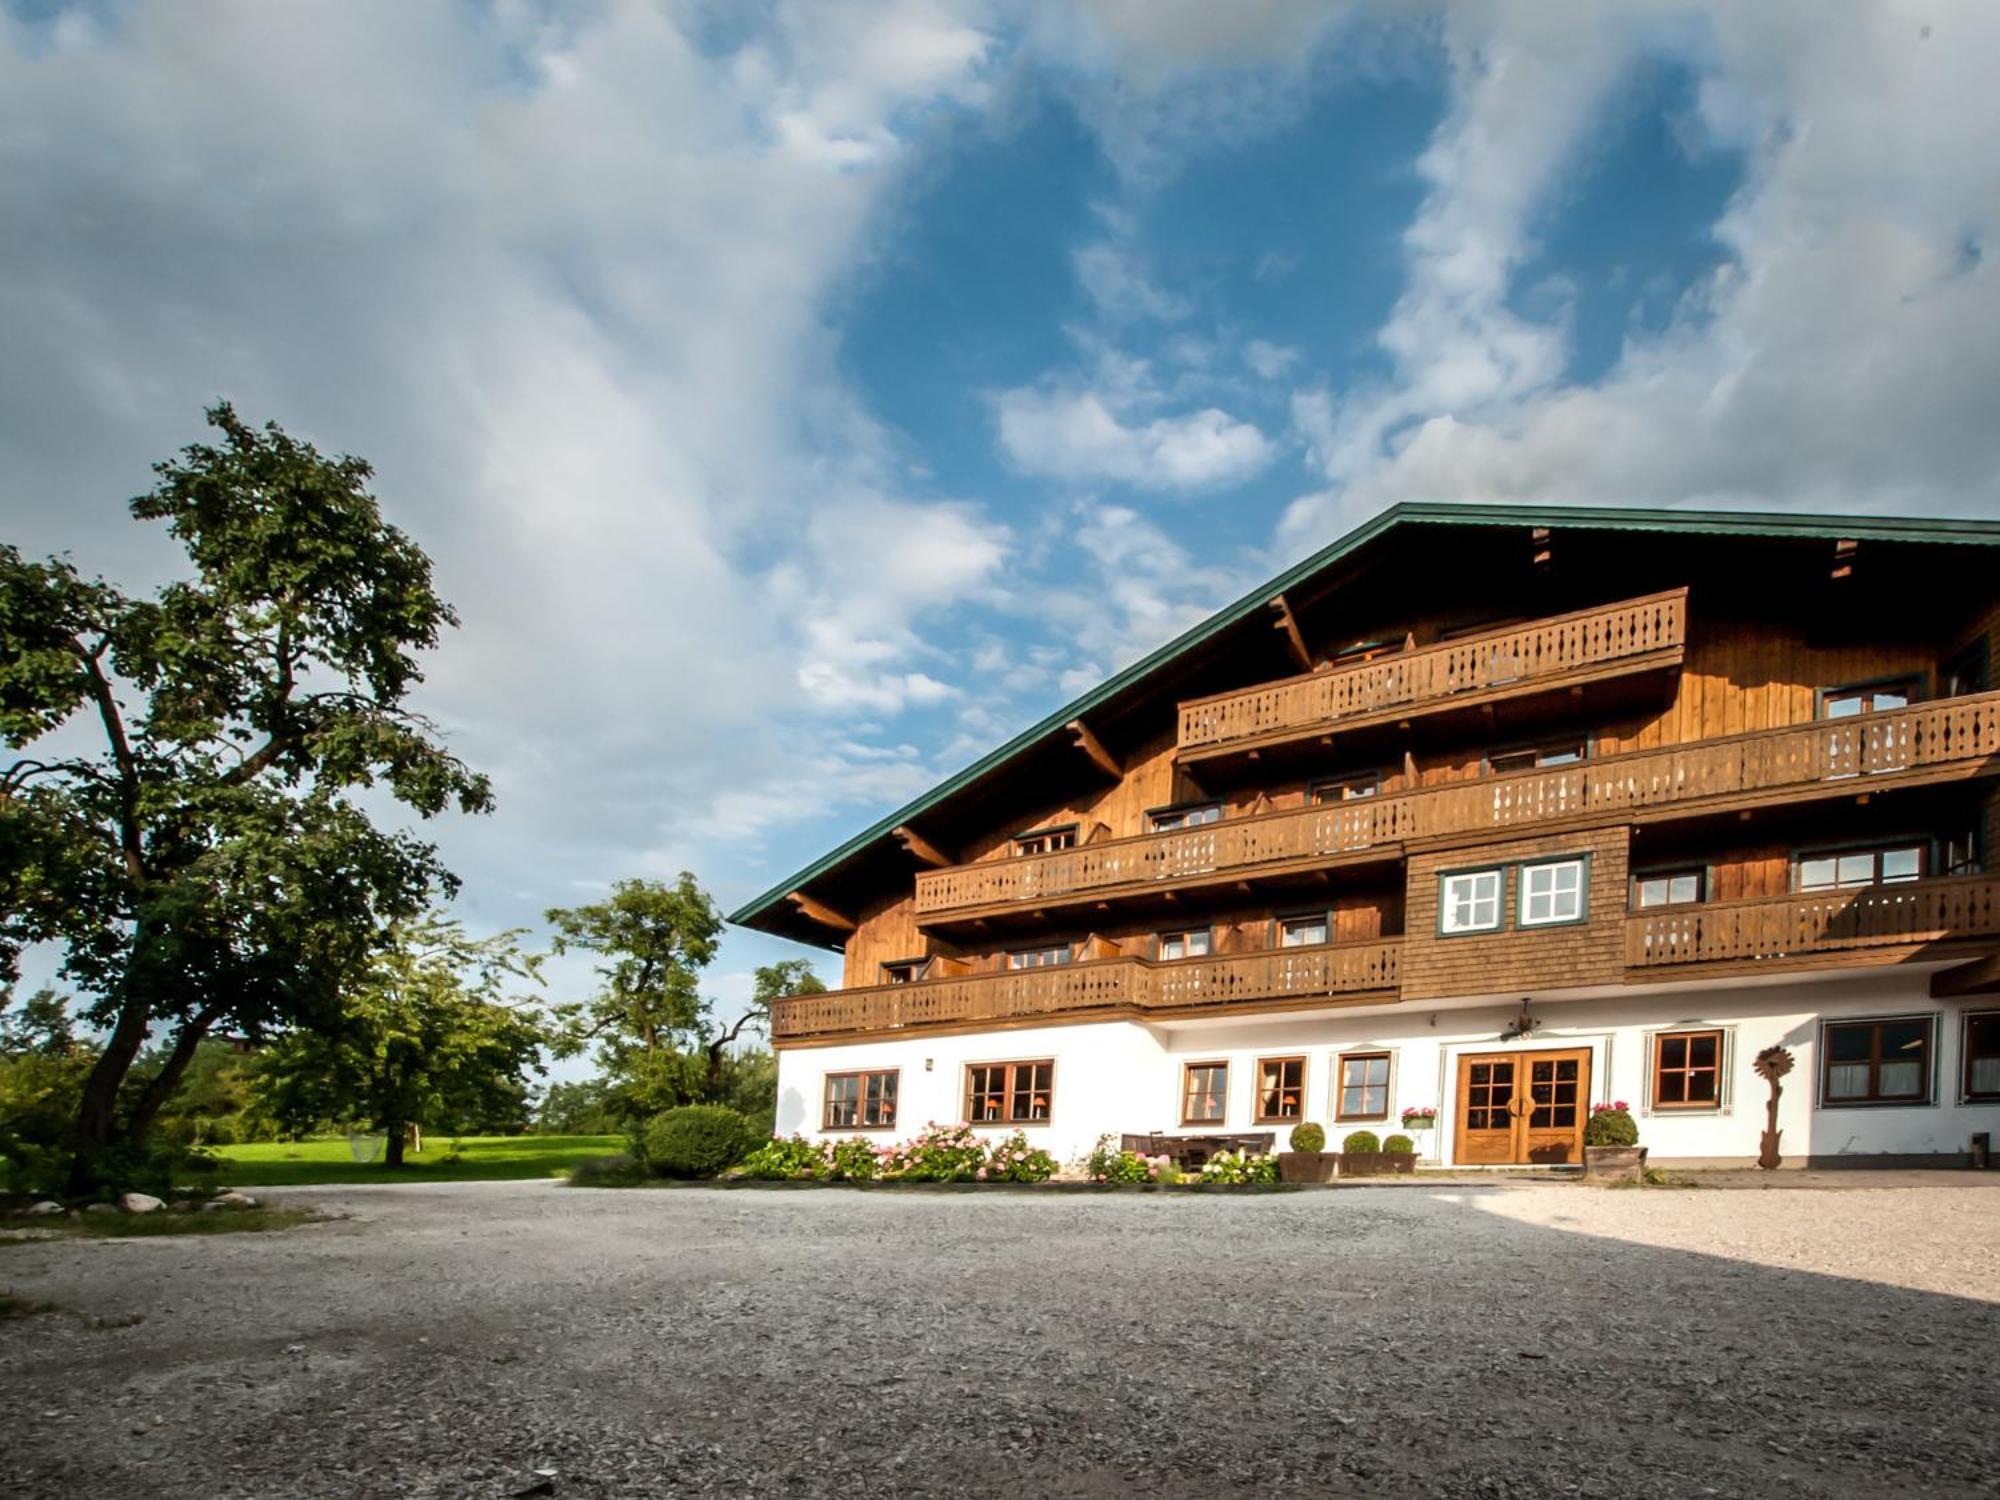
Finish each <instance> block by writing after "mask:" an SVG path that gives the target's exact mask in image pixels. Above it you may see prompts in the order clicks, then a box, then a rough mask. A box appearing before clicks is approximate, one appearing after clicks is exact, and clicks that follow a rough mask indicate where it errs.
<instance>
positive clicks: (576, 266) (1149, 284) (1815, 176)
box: [0, 0, 2000, 1001]
mask: <svg viewBox="0 0 2000 1500" xmlns="http://www.w3.org/2000/svg"><path fill="white" fill-rule="evenodd" d="M1819 21H1820V16H1819V13H1818V11H1817V9H1816V7H1814V6H1812V5H1810V4H1806V3H1803V0H1800V3H1787V0H1771V3H1768V4H1764V5H1759V6H1756V7H1743V6H1714V7H1709V6H1699V5H1679V4H1643V3H1635V4H1632V5H1629V6H1619V7H1606V6H1601V5H1597V6H1590V5H1565V4H1525V3H1524V4H1519V5H1505V4H1494V5H1486V6H1478V7H1472V6H1463V7H1440V8H1435V9H1433V8H1428V7H1395V8H1390V7H1370V6H1356V7H1343V6H1337V5H1330V4H1320V3H1311V4H1294V3H1287V0H1246V3H1244V4H1241V5H1236V6H1227V7H1221V6H1212V5H1204V4H1198V3H1194V0H1186V3H1182V0H1156V3H1138V0H1081V3H1076V4H1062V5H1057V4H1029V3H1022V4H1003V3H999V0H965V3H962V4H960V3H951V0H893V3H891V0H884V3H871V4H843V3H839V0H813V3H804V0H799V3H782V0H770V3H765V4H760V5H755V6H745V5H720V4H718V5H701V4H694V3H688V4H672V3H661V4H641V3H637V0H629V3H628V0H601V3H594V4H577V5H570V4H556V3H528V0H504V3H503V0H493V3H464V4H459V5H456V6H451V7H444V6H408V5H401V4H390V3H365V0H364V3H360V4H332V3H323V4H322V3H300V4H293V5H285V6H271V5H266V4H256V3H251V0H184V3H181V4H177V5H174V6H150V7H145V6H128V5H123V4H117V3H109V0H106V3H97V4H91V5H87V6H67V5H63V4H60V3H48V0H34V3H22V0H4V3H0V326H4V327H5V328H6V329H7V330H8V337H6V338H5V339H0V495H4V504H5V507H6V510H5V520H6V524H7V536H8V539H9V540H13V541H16V542H18V543H20V544H21V545H23V546H25V547H27V548H29V549H31V550H55V549H58V548H67V549H69V550H71V551H72V552H74V553H75V555H76V556H77V557H78V558H79V559H80V560H81V561H83V562H84V563H85V564H86V565H89V566H93V567H99V568H102V569H104V570H105V571H107V572H109V573H111V574H113V575H114V576H117V577H120V578H122V579H124V580H126V581H129V582H132V583H135V584H140V583H145V582H147V581H149V580H152V579H156V578H158V577H160V576H162V574H163V573H164V572H165V571H167V570H168V569H169V568H170V567H171V563H172V558H171V555H170V553H169V552H168V551H167V550H166V549H165V548H164V547H163V545H162V544H161V540H160V539H159V538H158V537H156V536H149V535H147V534H145V533H143V532H141V531H139V530H138V529H137V528H136V527H135V526H133V525H132V524H131V523H129V522H125V521H123V520H122V519H121V509H120V507H121V504H122V501H123V500H124V498H125V497H127V496H129V495H130V494H132V493H134V492H135V491H137V490H138V489H140V488H142V487H143V486H144V484H145V482H146V465H147V463H148V462H149V461H150V460H151V459H153V458H155V457H157V456H159V455H161V454H163V453H166V452H168V451H171V450H172V449H174V448H176V447H178V446H179V445H181V444H183V443H185V442H187V441H190V440H192V439H193V438H194V437H196V436H197V424H198V421H199V412H200V409H201V407H202V406H203V405H204V404H205V403H206V402H208V401H210V400H212V399H214V398H215V397H217V396H224V395H226V396H228V397H230V398H231V399H233V400H234V401H235V402H236V403H237V404H238V406H239V408H240V409H241V410H243V411H245V412H246V413H248V414H250V415H252V416H254V417H257V418H263V417H273V418H276V419H278V420H280V421H282V422H284V423H285V424H286V425H287V426H288V427H290V428H291V429H292V430H294V431H296V432H300V433H303V434H305V435H308V436H310V437H312V438H314V439H315V440H316V441H318V442H320V443H321V444H322V445H323V446H325V447H328V448H332V449H343V450H348V451H354V452H359V453H362V454H365V455H367V456H369V457H370V458H372V459H373V460H374V461H375V462H376V464H377V467H378V471H379V476H380V477H379V484H378V490H379V493H380V494H381V496H382V498H383V500H384V502H385V504H386V505H387V507H388V508H389V510H390V512H391V514H392V515H393V516H394V517H395V519H397V520H398V521H399V522H400V523H401V524H403V525H404V526H405V527H406V528H407V529H409V530H410V531H412V532H413V533H414V534H416V536H417V537H418V538H419V540H421V541H422V542H423V543H424V544H425V545H426V546H427V547H428V548H429V549H430V550H431V551H432V552H433V554H434V555H435V556H436V558H437V560H438V564H439V571H440V576H441V578H442V580H443V582H444V585H445V587H446V589H447V590H448V592H449V593H450V594H451V596H452V597H453V598H454V599H455V601H456V602H457V603H458V604H459V606H460V610H461V613H462V615H463V617H464V621H465V624H464V628H463V629H462V630H461V631H460V632H459V633H458V635H457V636H456V637H455V638H454V639H453V640H452V641H451V642H449V643H448V644H447V645H446V647H445V648H444V649H443V650H442V651H441V652H440V653H439V654H438V657H437V659H436V661H435V662H434V663H433V666H432V670H431V672H430V674H429V681H428V683H427V686H426V688H425V703H426V706H427V707H428V708H429V709H430V711H431V712H433V713H434V714H435V715H436V716H437V717H438V718H439V719H440V721H441V722H443V723H444V724H446V725H447V726H448V727H449V729H450V731H451V734H452V736H453V740H454V743H455V745H456V746H457V747H458V748H459V749H460V750H461V751H462V753H464V754H465V755H466V756H467V757H468V758H469V759H470V760H472V761H473V762H474V763H476V764H479V765H481V766H482V767H485V768H487V769H489V770H491V771H492V772H493V773H494V775H495V778H496V782H497V785H498V789H499V794H500V810H499V811H498V812H497V813H496V814H495V815H494V816H493V817H491V818H489V819H482V820H477V821H476V822H471V823H457V824H450V825H443V826H440V827H439V828H438V829H437V830H436V833H437V836H438V838H439V839H440V841H441V843H442V844H443V846H444V848H445V851H446V853H447V856H448V857H449V859H450V861H451V862H452V863H453V865H454V866H455V867H456V868H457V869H458V870H459V871H460V872H461V873H462V874H463V875H464V876H465V879H466V888H465V892H464V895H463V897H462V898H461V902H460V905H461V908H462V911H463V913H464V915H465V916H466V917H467V918H468V920H470V921H472V922H473V923H475V924H476V925H480V926H498V925H503V924H515V923H530V924H532V923H533V922H534V921H535V919H536V918H537V916H538V914H539V912H540V911H541V909H542V908H544V907H547V906H551V905H561V904H571V903H575V902H579V901H584V900H589V899H591V898H592V897H593V896H595V895H596V894H597V893H599V892H601V891H602V890H603V889H604V888H605V887H606V885H608V883H609V882H610V881H611V880H613V879H616V878H619V877H622V876H628V875H657V876H670V875H671V874H673V873H674V872H676V871H678V870H679V869H681V868H690V869H693V870H694V871H696V873H697V874H698V875H699V876H700V877H701V879H702V880H703V881H704V882H705V883H706V884H707V885H708V886H709V887H710V888H711V889H713V890H714V891H715V892H716V894H717V896H718V898H719V899H721V900H723V901H724V902H725V903H729V904H733V903H735V902H738V901H741V900H742V899H744V898H746V897H748V896H750V895H752V894H754V893H755V892H757V891H758V890H761V889H762V888H763V887H764V886H766V885H767V884H769V883H770V882H771V881H773V880H775V879H777V878H779V877H781V876H782V875H783V874H785V873H786V872H788V871H789V870H791V869H794V868H796V867H797V866H799V865H801V864H803V863H805V862H806V861H807V860H809V859H811V858H812V857H814V856H816V855H817V854H818V853H820V852H822V851H823V850H824V849H825V848H827V847H829V846H830V845H831V844H833V843H835V842H837V841H839V840H840V839H841V838H843V837H844V836H846V835H847V834H848V833H851V832H852V831H853V830H855V829H856V828H858V827H860V826H863V825H864V824H865V823H867V822H868V821H871V820H872V819H873V818H875V817H876V816H878V815H879V814H880V813H882V812H883V811H886V810H887V809H888V808H890V807H892V806H894V805H896V804H897V803H899V802H901V801H903V800H905V799H906V798H908V797H909V796H912V795H914V794H916V793H917V792H919V791H921V790H922V789H923V788H924V787H925V786H927V785H928V784H930V783H931V782H932V781H934V780H935V779H937V778H938V777H940V776H942V775H944V774H947V773H949V772H950V771H952V770H954V769H956V768H957V767H958V766H959V765H962V764H963V763H965V762H966V761H968V760H969V759H971V758H973V757H974V756H976V755H978V754H980V753H982V752H983V751H984V750H986V749H988V748H990V747H991V746H992V745H993V744H995V743H997V742H998V741H1000V740H1001V739H1003V738H1004V737H1006V736H1007V735H1008V734H1010V733H1012V732H1013V731H1015V730H1017V729H1018V728H1020V727H1022V726H1023V725H1025V724H1027V723H1029V722H1032V721H1033V720H1035V719H1036V718H1039V717H1040V716H1041V715H1042V714H1044V713H1046V712H1047V711H1048V710H1049V709H1050V708H1052V707H1054V706H1055V705H1056V704H1058V703H1060V702H1061V701H1063V700H1064V699H1066V698H1068V697H1069V696H1072V695H1073V694H1075V693H1076V692H1079V691H1081V690H1082V689H1083V688H1085V687H1087V686H1089V685H1090V684H1092V683H1094V682H1095V681H1097V680H1099V679H1100V678H1101V677H1103V676H1104V675H1106V674H1107V673H1109V672H1110V671H1112V670H1114V669H1115V668H1117V667H1118V666H1119V665H1121V664H1122V663H1124V662H1126V661H1129V660H1131V659H1132V658H1133V657H1135V656H1137V655H1138V654H1140V653H1142V652H1144V651H1146V650H1148V649H1150V648H1151V647H1153V646H1155V645H1157V644H1159V643H1160V642H1161V641H1163V640H1165V639H1167V638H1168V637H1170V636H1171V635H1172V634H1174V633H1175V632H1177V631H1178V630H1180V629H1182V628H1184V627H1185V626H1187V625H1189V624H1191V623H1193V622H1194V621H1195V620H1197V619H1199V618H1200V617H1202V616H1203V615H1204V614H1206V613H1207V612H1209V611H1210V610H1212V609H1214V608H1216V607H1218V606H1219V605H1221V604H1223V603H1226V602H1227V601H1228V600H1230V599H1232V598H1234V597H1235V596H1236V595H1238V594H1240V593H1241V592H1243V591H1244V590H1246V589H1248V588H1249V587H1251V586H1253V585H1254V584H1255V583H1257V582H1258V581H1259V580H1260V579H1261V578H1263V577H1265V576H1267V575H1269V574H1270V573H1272V572H1275V571H1277V570H1278V569H1279V568H1281V567H1283V566H1284V565H1286V564H1287V563H1289V562H1291V561H1293V560H1296V559H1297V558H1298V557H1300V556H1302V555H1304V554H1305V553H1306V552H1308V551H1310V550H1311V549H1312V548H1314V547H1316V546H1318V545H1320V544H1321V543H1323V542H1325V541H1326V540H1328V539H1330V538H1331V537H1332V536H1333V535H1336V534H1338V533H1339V532H1341V531H1343V530H1345V529H1347V528H1348V527H1350V526H1352V525H1354V524H1356V523H1358V522H1359V521H1361V520H1363V519H1365V518H1366V517H1367V516H1368V515H1370V514H1372V513H1374V512H1375V511H1376V510H1378V509H1379V508H1380V507H1382V506H1383V505H1386V504H1389V503H1391V502H1393V501H1396V500H1402V499H1465V500H1477V499H1512V498H1533V499H1537V500H1546V501H1557V502H1560V501H1567V500H1574V501H1589V502H1600V503H1627V502H1629V503H1634V504H1654V505H1681V504H1685V505H1723V506H1756V507H1765V508H1800V509H1833V510H1841V509H1846V510H1856V511H1890V512H1898V511H1901V512H1923V513H1979V514H1988V515H1991V514H1994V513H1996V509H2000V477H1996V476H2000V424H1995V423H1993V422H1992V421H1991V408H1992V404H1993V398H1994V393H1995V390H1996V388H2000V296H1996V290H1995V284H1994V271H1993V269H1992V258H1991V257H1990V256H1989V255H1987V254H1986V253H1985V251H1986V246H1987V244H1988V242H1989V241H1990V239H1991V237H1992V234H1993V231H1994V220H1995V215H1996V211H2000V179H1996V176H1995V174H1994V171H1993V167H1992V153H1991V146H1990V143H1991V141H1992V140H1994V139H1996V138H2000V91H1996V90H1994V89H1992V88H1991V87H1990V82H1989V80H1990V77H1991V74H1992V67H1993V64H1994V62H1995V61H1996V58H2000V13H1996V11H1995V9H1994V8H1993V7H1990V6H1980V5H1973V4H1949V3H1947V4H1932V5H1924V6H1921V7H1916V6H1906V5H1902V4H1893V3H1883V4H1876V5H1856V6H1854V7H1852V8H1851V10H1850V11H1849V12H1848V20H1847V21H1846V22H1845V23H1844V24H1843V25H1842V26H1840V27H1837V28H1836V27H1827V26H1825V25H1823V24H1819ZM793 951H796V950H792V949H790V948H788V947H787V946H786V945H782V944H779V943H776V942H775V941H773V940H767V939H764V938H761V937H757V936H754V935H745V934H737V935H733V936H732V937H731V939H730V941H729V943H728V945H727V947H726V948H725V951H724V956H723V959H722V961H721V963H720V964H719V965H718V968H717V971H716V974H715V984H716V990H717V993H718V994H719V995H721V996H722V997H723V998H724V999H725V1001H728V1000H730V999H733V998H739V997H740V996H741V995H742V994H743V993H744V992H745V991H746V990H747V985H748V975H749V971H750V969H751V968H752V967H753V966H754V965H755V964H757V963H760V962H768V961H769V960H771V959H773V958H776V957H779V956H784V955H785V954H788V953H790V952H793ZM827 972H828V973H829V976H831V974H832V972H833V971H832V967H831V966H830V965H829V966H828V968H827ZM556 974H557V981H558V984H559V985H566V984H573V983H576V982H578V976H577V975H576V973H575V972H574V970H562V969H558V970H557V971H556Z"/></svg>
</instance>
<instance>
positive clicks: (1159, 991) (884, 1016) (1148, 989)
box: [771, 939, 1402, 1042]
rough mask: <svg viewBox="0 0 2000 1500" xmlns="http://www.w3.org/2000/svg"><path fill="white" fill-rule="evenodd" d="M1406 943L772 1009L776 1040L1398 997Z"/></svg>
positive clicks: (1085, 966) (1002, 981) (932, 983)
mask: <svg viewBox="0 0 2000 1500" xmlns="http://www.w3.org/2000/svg"><path fill="white" fill-rule="evenodd" d="M1401 956H1402V941H1401V940H1400V939H1387V940H1384V941H1381V942H1374V943H1341V944H1333V945H1327V946H1321V947H1312V948H1278V949H1272V950H1269V951H1266V952H1261V953H1242V954H1231V955H1226V956H1222V957H1215V958H1187V959H1176V960H1174V961H1173V962H1171V963H1156V962H1154V961H1153V960H1151V959H1144V958H1104V959H1094V960H1091V961H1090V962H1087V963H1075V964H1056V965H1053V966H1051V967H1049V968H1041V969H1014V970H1007V971H1004V972H1001V973H996V974H969V975H965V976H962V977H959V978H954V979H926V980H919V981H917V982H916V983H914V984H885V985H875V986H872V987H870V988H867V989H854V990H833V991H829V992H828V993H826V994H823V995H794V996H792V997H790V998H789V999H785V1000H780V1001H778V1002H777V1004H775V1005H774V1006H772V1008H771V1037H772V1039H773V1040H774V1041H778V1042H785V1041H801V1040H806V1039H813V1038H820V1037H827V1036H839V1035H843V1034H849V1033H852V1034H874V1033H879V1032H886V1031H901V1030H907V1029H909V1028H911V1027H930V1026H955V1025H975V1026H976V1025H989V1024H999V1023H1003V1022H1020V1021H1026V1020H1033V1019H1035V1018H1037V1017H1044V1016H1047V1017H1062V1018H1065V1019H1083V1018H1088V1017H1092V1016H1101V1017H1104V1018H1107V1019H1108V1018H1112V1017H1138V1018H1145V1017H1149V1016H1167V1015H1173V1014H1177V1013H1185V1012H1197V1011H1203V1010H1209V1009H1215V1008H1225V1007H1229V1006H1233V1005H1242V1004H1247V1003H1259V1004H1263V1003H1269V1002H1272V1001H1278V1002H1289V1003H1293V1004H1297V1003H1300V1002H1310V1001H1312V1000H1314V999H1328V998H1332V997H1336V996H1340V997H1347V996H1355V995H1367V994H1376V995H1381V996H1384V997H1388V996H1393V995H1394V994H1395V993H1396V991H1397V986H1398V984H1399V982H1400V980H1399V973H1400V964H1399V960H1400V959H1401Z"/></svg>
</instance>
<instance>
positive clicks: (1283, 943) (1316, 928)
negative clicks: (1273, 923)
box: [1278, 911, 1331, 948]
mask: <svg viewBox="0 0 2000 1500" xmlns="http://www.w3.org/2000/svg"><path fill="white" fill-rule="evenodd" d="M1330 936H1331V929H1330V928H1329V926H1328V925H1327V919H1326V913H1325V912H1323V911H1314V912H1304V913H1301V914H1300V915H1298V916H1296V917H1280V918H1278V946H1279V947H1280V948H1311V947H1314V946H1316V945H1317V944H1320V943H1324V942H1326V941H1327V940H1328V939H1329V937H1330Z"/></svg>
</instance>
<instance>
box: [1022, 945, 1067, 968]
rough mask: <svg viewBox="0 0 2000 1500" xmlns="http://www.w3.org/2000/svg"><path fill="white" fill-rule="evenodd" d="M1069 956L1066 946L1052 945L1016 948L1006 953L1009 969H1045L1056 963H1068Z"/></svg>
mask: <svg viewBox="0 0 2000 1500" xmlns="http://www.w3.org/2000/svg"><path fill="white" fill-rule="evenodd" d="M1069 957H1070V954H1069V949H1068V947H1067V946H1063V947H1057V946H1053V945H1052V946H1050V947H1047V948H1017V949H1015V950H1014V951H1013V952H1012V953H1010V954H1008V955H1007V967H1008V968H1010V969H1047V968H1052V967H1054V966H1055V965H1057V964H1066V963H1068V962H1069Z"/></svg>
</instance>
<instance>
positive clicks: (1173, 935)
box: [1160, 927, 1215, 959]
mask: <svg viewBox="0 0 2000 1500" xmlns="http://www.w3.org/2000/svg"><path fill="white" fill-rule="evenodd" d="M1214 951H1215V934H1214V933H1212V932H1211V931H1210V930H1209V929H1208V928H1206V927H1197V928H1194V929H1192V930H1191V931H1188V932H1163V933H1161V934H1160V957H1161V958H1162V959H1170V958H1207V957H1208V955H1209V954H1210V953H1212V952H1214Z"/></svg>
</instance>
